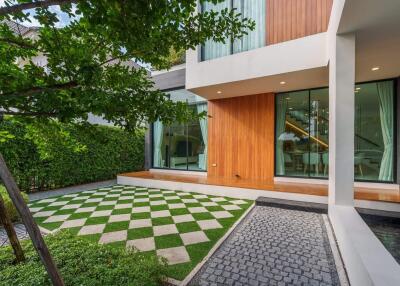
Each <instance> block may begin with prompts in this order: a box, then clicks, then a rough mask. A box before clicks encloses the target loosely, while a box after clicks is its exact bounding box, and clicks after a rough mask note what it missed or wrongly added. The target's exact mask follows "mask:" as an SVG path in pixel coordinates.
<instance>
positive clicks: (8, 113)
mask: <svg viewBox="0 0 400 286" xmlns="http://www.w3.org/2000/svg"><path fill="white" fill-rule="evenodd" d="M0 113H1V114H6V115H18V116H27V117H32V116H46V117H54V116H57V113H56V112H18V111H0Z"/></svg>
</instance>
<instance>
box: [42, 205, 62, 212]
mask: <svg viewBox="0 0 400 286" xmlns="http://www.w3.org/2000/svg"><path fill="white" fill-rule="evenodd" d="M60 208H61V207H60V206H53V207H50V206H47V207H45V208H43V209H41V210H40V211H41V212H47V211H58V210H59V209H60Z"/></svg>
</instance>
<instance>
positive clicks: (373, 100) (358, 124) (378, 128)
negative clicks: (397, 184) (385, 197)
mask: <svg viewBox="0 0 400 286" xmlns="http://www.w3.org/2000/svg"><path fill="white" fill-rule="evenodd" d="M355 94H356V96H355V101H356V110H355V131H354V132H355V138H354V149H355V154H354V167H355V169H354V175H355V178H356V179H358V180H369V181H371V180H372V181H388V182H391V181H393V164H394V157H393V145H394V144H393V140H394V82H393V81H380V82H373V83H365V84H358V85H356V90H355Z"/></svg>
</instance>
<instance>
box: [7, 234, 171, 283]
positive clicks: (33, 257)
mask: <svg viewBox="0 0 400 286" xmlns="http://www.w3.org/2000/svg"><path fill="white" fill-rule="evenodd" d="M45 240H46V242H47V245H48V247H49V249H50V253H51V254H52V256H53V259H54V260H55V262H56V264H57V266H58V267H59V270H60V273H61V275H62V277H63V279H64V282H65V285H93V286H95V285H102V286H108V285H115V286H119V285H135V286H140V285H143V286H151V285H161V282H162V280H163V279H164V277H165V273H166V263H165V262H164V261H159V259H158V258H157V256H156V255H154V254H153V255H149V254H143V253H139V252H135V251H131V250H129V251H128V250H125V249H121V248H115V247H112V246H109V245H98V244H95V243H93V242H89V241H88V240H86V239H84V238H80V237H76V236H74V235H73V234H72V233H70V232H69V231H63V232H59V233H57V234H55V235H49V236H47V237H46V238H45ZM23 249H24V250H25V255H26V258H27V260H26V262H24V263H21V264H17V265H15V264H14V263H13V254H12V250H11V248H10V247H0V277H1V279H0V285H1V286H3V285H4V286H10V285H18V286H25V285H26V286H31V285H35V286H41V285H50V281H49V280H48V277H47V274H46V272H45V270H44V268H43V266H42V264H41V262H40V260H39V258H38V256H37V254H36V252H35V250H34V248H33V246H32V244H31V243H30V241H24V242H23Z"/></svg>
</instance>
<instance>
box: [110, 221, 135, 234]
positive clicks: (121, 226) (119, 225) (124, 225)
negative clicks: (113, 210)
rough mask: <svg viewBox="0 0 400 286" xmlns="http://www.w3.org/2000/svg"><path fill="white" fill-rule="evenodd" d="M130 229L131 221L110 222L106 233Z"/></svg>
mask: <svg viewBox="0 0 400 286" xmlns="http://www.w3.org/2000/svg"><path fill="white" fill-rule="evenodd" d="M128 228H129V221H120V222H110V223H108V224H106V227H105V229H104V233H106V232H113V231H118V230H127V229H128Z"/></svg>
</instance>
